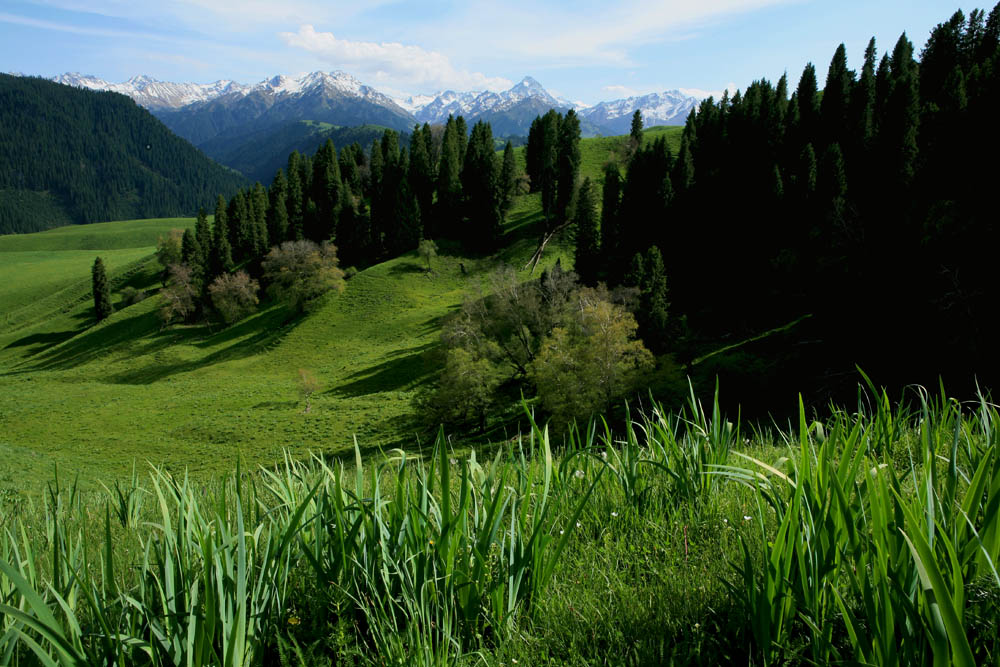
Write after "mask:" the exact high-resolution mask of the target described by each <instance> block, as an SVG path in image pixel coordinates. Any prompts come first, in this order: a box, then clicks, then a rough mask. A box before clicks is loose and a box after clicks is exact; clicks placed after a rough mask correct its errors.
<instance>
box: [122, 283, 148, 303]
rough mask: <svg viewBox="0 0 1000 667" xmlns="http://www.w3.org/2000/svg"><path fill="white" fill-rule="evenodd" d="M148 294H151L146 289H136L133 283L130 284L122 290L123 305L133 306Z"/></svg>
mask: <svg viewBox="0 0 1000 667" xmlns="http://www.w3.org/2000/svg"><path fill="white" fill-rule="evenodd" d="M147 296H149V295H148V294H146V292H145V291H143V290H141V289H136V288H134V287H132V286H131V285H129V286H128V287H126V288H124V289H123V290H122V305H123V306H125V307H126V308H127V307H128V306H133V305H135V304H137V303H139V302H140V301H142V300H143V299H145V298H146V297H147Z"/></svg>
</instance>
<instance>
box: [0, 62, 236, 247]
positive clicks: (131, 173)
mask: <svg viewBox="0 0 1000 667" xmlns="http://www.w3.org/2000/svg"><path fill="white" fill-rule="evenodd" d="M243 183H244V178H243V176H242V175H240V174H237V173H236V172H234V171H231V170H229V169H227V168H225V167H222V166H221V165H218V164H215V163H213V162H212V161H211V160H209V159H208V158H206V157H205V156H204V155H203V154H202V153H200V152H199V151H198V150H197V149H196V148H194V147H193V146H191V145H190V144H189V143H187V142H186V141H184V140H183V139H180V138H179V137H177V136H176V135H174V134H173V133H172V132H171V131H170V130H168V129H167V128H166V127H165V126H164V125H163V124H162V123H161V122H160V121H158V120H157V119H156V118H154V117H153V116H152V115H151V114H150V113H149V112H148V111H146V110H145V109H142V108H141V107H138V106H136V104H135V102H133V101H132V100H131V99H129V98H127V97H125V96H124V95H119V94H116V93H97V92H91V91H86V90H81V89H78V88H71V87H69V86H63V85H59V84H57V83H52V82H51V81H46V80H43V79H37V78H27V77H17V76H9V75H6V74H0V233H4V234H10V233H22V232H30V231H38V230H42V229H48V228H51V227H56V226H60V225H65V224H70V223H88V222H96V221H102V220H122V219H126V218H151V217H162V216H171V215H178V214H182V213H189V214H190V213H194V212H195V211H197V209H198V207H199V206H202V205H209V204H211V202H213V201H214V200H215V197H216V195H217V194H218V193H219V192H225V193H232V192H235V191H236V190H237V189H238V188H239V186H240V185H241V184H243Z"/></svg>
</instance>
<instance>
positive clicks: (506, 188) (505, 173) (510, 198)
mask: <svg viewBox="0 0 1000 667" xmlns="http://www.w3.org/2000/svg"><path fill="white" fill-rule="evenodd" d="M516 187H517V158H515V157H514V146H513V145H512V144H511V143H510V141H508V142H507V145H506V146H504V149H503V166H502V167H501V168H500V192H501V198H500V199H501V208H502V209H503V214H504V215H505V216H506V215H507V212H508V211H509V210H510V206H511V204H512V203H513V202H514V195H515V194H516V193H515V188H516Z"/></svg>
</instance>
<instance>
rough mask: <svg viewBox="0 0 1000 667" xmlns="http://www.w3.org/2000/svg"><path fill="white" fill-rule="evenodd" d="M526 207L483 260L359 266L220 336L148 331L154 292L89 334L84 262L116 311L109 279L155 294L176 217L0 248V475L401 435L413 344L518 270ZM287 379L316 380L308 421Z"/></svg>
mask: <svg viewBox="0 0 1000 667" xmlns="http://www.w3.org/2000/svg"><path fill="white" fill-rule="evenodd" d="M537 208H538V197H537V195H532V196H528V197H523V198H522V199H521V200H519V201H518V203H517V205H516V206H515V208H514V210H513V211H512V213H511V215H510V219H509V225H508V228H509V238H510V239H511V244H510V245H509V246H508V247H507V248H506V249H505V250H504V251H502V252H501V253H500V255H498V256H497V257H492V258H479V259H475V258H468V257H464V256H461V255H455V254H451V253H450V252H449V249H448V247H447V246H445V247H443V248H442V250H441V254H440V256H439V257H438V258H437V259H436V260H435V262H434V265H433V271H432V272H430V273H427V272H426V271H425V270H424V268H423V266H422V265H421V264H420V261H419V259H418V258H417V257H416V255H415V253H414V254H410V255H407V256H403V257H400V258H397V259H394V260H392V261H389V262H386V263H384V264H380V265H377V266H373V267H371V268H369V269H367V270H365V271H362V272H360V273H359V274H357V275H356V276H355V277H354V278H353V279H352V280H351V281H350V282H349V283H348V289H347V290H346V292H345V293H344V294H343V295H342V296H339V297H336V298H331V299H329V300H328V301H327V302H325V303H324V304H323V305H322V306H321V307H319V308H318V309H316V310H315V312H312V313H310V314H308V315H307V316H305V317H301V318H290V315H289V313H288V312H287V311H286V310H285V309H284V308H283V307H275V306H271V307H267V308H264V309H263V310H261V311H260V312H258V313H257V314H255V315H254V316H252V317H250V318H248V319H247V320H245V321H243V322H240V323H238V324H237V325H235V326H233V327H231V328H228V329H224V328H222V327H220V326H217V325H216V326H208V325H197V326H173V327H169V328H166V329H162V330H161V328H160V324H159V320H158V318H157V313H156V310H157V307H158V303H159V298H158V297H156V296H153V297H151V298H148V299H146V300H145V301H142V302H140V303H138V304H136V305H133V306H131V307H128V308H124V309H121V310H118V312H116V313H115V314H114V315H112V317H111V318H109V319H108V320H107V321H105V322H103V323H101V324H100V325H96V326H95V325H93V320H92V318H93V304H92V300H91V296H90V267H91V264H92V262H93V258H94V257H95V256H96V255H98V254H100V255H101V256H102V257H104V259H105V262H107V263H108V265H109V270H110V276H111V280H112V283H113V292H114V294H115V297H114V298H115V301H116V302H118V301H120V298H119V293H120V290H121V288H122V287H123V286H124V285H125V284H130V285H132V286H134V287H136V288H138V289H145V290H148V291H150V292H155V290H156V289H157V288H158V286H159V283H158V280H159V267H158V265H157V264H156V262H155V260H154V259H153V257H152V252H153V249H154V248H153V244H155V241H156V238H157V237H158V236H159V235H161V234H162V233H164V232H165V231H167V230H169V229H170V228H173V227H184V226H187V225H190V224H192V222H193V221H191V220H163V221H158V220H149V221H132V222H118V223H107V224H102V225H89V226H86V227H72V228H65V229H59V230H51V231H49V232H45V233H40V234H32V235H24V236H18V237H4V238H2V239H0V248H3V249H4V251H2V252H0V257H2V258H3V264H2V267H0V284H3V285H4V287H3V289H2V291H0V311H2V312H3V313H4V324H3V326H2V328H0V480H4V479H15V480H17V484H18V486H22V487H30V486H35V487H36V488H40V482H41V481H42V480H44V479H47V478H48V477H49V476H50V475H51V473H52V467H53V465H58V466H59V467H60V469H62V470H63V471H65V472H66V473H67V474H74V473H77V472H79V473H80V475H81V478H82V479H83V480H84V482H85V483H87V484H90V483H92V482H93V480H95V479H99V478H100V479H109V478H113V477H117V476H119V475H121V474H123V473H124V472H126V471H128V470H130V469H131V466H132V463H133V462H134V461H138V462H140V463H143V462H145V461H150V462H153V463H156V464H163V465H166V466H167V467H168V468H170V469H173V470H175V471H180V470H183V469H188V470H190V471H191V472H192V474H195V475H198V476H204V475H209V476H210V475H213V474H216V473H220V472H223V471H225V470H228V469H230V468H231V467H232V465H233V464H234V462H235V461H236V460H237V459H238V458H240V457H242V458H243V460H244V461H245V462H247V463H248V464H257V463H262V462H266V461H270V460H274V459H275V458H278V457H280V452H281V450H282V449H288V450H290V451H292V452H294V453H295V454H296V455H303V456H304V455H305V454H306V453H307V452H309V451H314V452H326V453H331V452H338V451H342V450H344V449H345V448H348V447H351V446H352V439H353V437H355V436H357V438H358V441H359V443H360V444H361V446H362V447H363V448H364V449H365V450H366V451H367V450H372V449H375V448H378V447H388V446H392V445H394V444H398V443H399V442H402V441H412V440H413V438H414V437H415V436H416V435H417V433H416V432H415V430H414V429H415V426H414V420H413V418H412V417H413V414H412V407H411V399H412V397H413V395H414V392H415V391H416V390H417V389H418V388H419V387H420V386H421V385H422V384H423V383H425V382H427V381H428V380H430V379H432V377H433V375H434V373H435V372H436V362H435V361H434V359H433V358H432V357H430V356H429V355H428V351H429V350H431V349H432V348H433V347H434V346H435V344H436V342H437V339H438V332H439V326H440V322H441V319H442V318H443V317H444V316H446V315H447V314H448V313H449V312H452V311H453V310H455V309H456V308H457V307H458V306H459V305H460V304H461V302H462V300H463V299H464V297H465V295H466V294H467V293H472V292H476V291H478V289H479V286H480V283H481V281H482V280H483V279H484V278H485V276H486V275H487V273H488V272H489V270H490V269H492V268H493V267H494V266H495V265H497V264H498V263H499V262H500V261H507V262H510V263H511V264H513V265H514V266H516V267H517V268H519V269H520V267H521V266H523V265H524V264H525V262H526V261H527V259H528V257H529V256H530V254H531V252H532V251H533V250H534V247H535V243H536V241H537V237H536V232H535V230H534V229H533V227H534V223H535V222H536V221H537V220H538V219H539V216H538V212H537ZM88 247H89V248H91V249H81V248H88ZM108 248H115V249H114V250H108ZM567 252H568V250H567V248H566V247H560V246H559V245H558V244H557V245H556V246H555V247H553V248H551V249H550V250H549V251H548V252H547V256H546V258H545V260H544V261H543V266H544V265H546V264H551V263H553V262H554V261H555V260H556V258H558V257H561V258H562V259H563V261H564V262H567V261H569V255H568V254H567ZM460 264H464V266H465V268H466V273H465V274H463V272H462V270H461V268H460ZM119 306H120V304H119ZM300 368H302V369H307V370H309V371H310V372H312V373H313V374H314V375H315V376H316V377H317V378H318V379H319V381H320V382H321V383H322V385H323V389H322V391H321V392H320V393H319V395H318V396H316V397H314V399H313V401H312V403H313V405H312V409H311V411H310V412H309V414H304V413H303V408H304V403H303V402H302V401H301V399H300V397H299V393H298V370H299V369H300ZM0 484H3V482H2V481H0Z"/></svg>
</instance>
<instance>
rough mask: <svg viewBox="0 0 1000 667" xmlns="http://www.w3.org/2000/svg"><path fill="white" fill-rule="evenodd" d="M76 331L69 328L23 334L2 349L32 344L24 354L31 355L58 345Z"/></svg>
mask: <svg viewBox="0 0 1000 667" xmlns="http://www.w3.org/2000/svg"><path fill="white" fill-rule="evenodd" d="M77 333H79V332H78V331H74V330H70V331H53V332H50V333H37V334H31V335H30V336H24V337H22V338H18V339H17V340H15V341H13V342H11V343H8V344H7V345H6V346H4V348H3V349H5V350H9V349H12V348H15V347H28V346H29V345H34V346H36V347H35V348H34V349H30V350H25V353H26V356H33V355H35V354H37V353H39V352H41V351H42V350H44V349H47V348H50V347H52V346H53V345H58V344H59V343H61V342H63V341H65V340H69V339H70V338H72V337H73V336H75V335H76V334H77Z"/></svg>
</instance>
